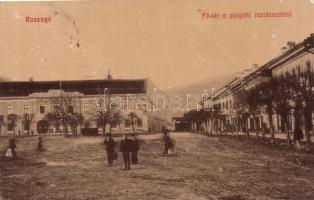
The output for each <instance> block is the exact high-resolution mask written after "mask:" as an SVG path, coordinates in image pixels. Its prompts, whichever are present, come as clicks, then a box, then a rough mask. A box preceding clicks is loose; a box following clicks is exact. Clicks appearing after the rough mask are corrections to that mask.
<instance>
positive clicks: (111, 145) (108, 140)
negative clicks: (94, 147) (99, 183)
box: [104, 134, 115, 167]
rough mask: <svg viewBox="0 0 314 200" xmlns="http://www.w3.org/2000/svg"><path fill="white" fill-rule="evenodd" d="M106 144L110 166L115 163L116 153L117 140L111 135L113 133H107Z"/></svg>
mask: <svg viewBox="0 0 314 200" xmlns="http://www.w3.org/2000/svg"><path fill="white" fill-rule="evenodd" d="M104 144H105V145H106V151H107V161H108V165H109V167H111V166H112V165H113V160H114V159H115V158H114V153H115V142H114V140H113V139H112V137H111V134H107V135H106V138H105V141H104Z"/></svg>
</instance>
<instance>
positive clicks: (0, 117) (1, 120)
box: [0, 115, 4, 135]
mask: <svg viewBox="0 0 314 200" xmlns="http://www.w3.org/2000/svg"><path fill="white" fill-rule="evenodd" d="M3 124H4V116H3V115H0V135H1V130H2V126H3Z"/></svg>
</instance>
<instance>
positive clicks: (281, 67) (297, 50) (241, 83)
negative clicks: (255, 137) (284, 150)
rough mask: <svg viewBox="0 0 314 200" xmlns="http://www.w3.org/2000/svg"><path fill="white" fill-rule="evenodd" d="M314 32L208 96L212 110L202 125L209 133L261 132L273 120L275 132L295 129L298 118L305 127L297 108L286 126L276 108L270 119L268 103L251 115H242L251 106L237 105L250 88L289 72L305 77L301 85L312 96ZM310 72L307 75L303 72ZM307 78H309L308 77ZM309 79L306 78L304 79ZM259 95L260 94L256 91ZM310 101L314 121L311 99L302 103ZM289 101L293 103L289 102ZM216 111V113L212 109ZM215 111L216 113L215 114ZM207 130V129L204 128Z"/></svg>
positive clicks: (207, 100) (204, 107)
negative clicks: (244, 92)
mask: <svg viewBox="0 0 314 200" xmlns="http://www.w3.org/2000/svg"><path fill="white" fill-rule="evenodd" d="M313 54H314V34H311V35H310V36H309V37H307V38H305V39H304V41H302V42H300V43H298V44H296V43H294V42H288V43H287V47H286V48H284V51H283V52H282V53H281V54H280V55H279V56H277V57H275V58H273V59H272V60H270V61H269V62H267V63H266V64H264V65H262V66H259V67H257V66H256V65H255V66H254V68H252V69H251V70H250V71H246V72H245V73H242V75H241V76H239V77H236V78H235V79H234V80H232V81H230V82H229V83H228V84H226V85H225V86H223V87H222V88H220V89H219V90H218V91H217V92H216V93H215V94H214V95H213V96H211V97H208V98H207V99H206V102H207V103H206V104H203V103H204V102H202V106H203V110H209V111H211V112H209V114H208V117H207V119H206V120H201V123H202V124H201V125H200V126H201V127H202V126H203V127H206V129H207V132H222V131H228V132H233V131H242V132H243V129H247V130H251V131H259V130H265V129H269V128H270V126H271V125H270V121H272V123H273V124H272V127H273V129H274V131H275V132H285V131H287V129H288V130H289V131H293V130H294V128H295V124H296V123H295V118H296V117H298V118H300V120H299V121H300V123H299V126H300V127H301V128H303V129H305V123H304V121H305V119H304V116H303V114H302V113H299V114H298V115H299V116H298V115H296V110H294V109H292V110H291V112H289V114H288V116H287V117H288V122H289V124H288V125H287V127H285V126H286V125H284V124H283V119H282V115H281V114H280V113H277V112H276V110H275V109H274V112H273V114H272V120H270V119H269V117H270V116H269V115H268V113H267V106H262V107H261V108H259V110H258V112H256V113H254V116H253V115H252V114H250V115H248V116H245V117H244V116H242V115H243V114H242V113H245V112H247V111H248V108H247V107H246V108H240V107H239V105H238V104H237V101H239V100H240V99H239V95H237V94H239V93H240V92H241V91H250V90H251V89H254V88H256V87H257V86H259V85H261V84H263V83H267V82H270V81H271V80H272V79H275V78H278V77H288V76H290V75H292V76H294V77H299V78H300V79H303V82H304V83H302V81H300V84H304V85H305V86H304V87H305V90H308V91H309V92H308V96H311V98H312V96H313V92H314V85H313V80H314V77H313V74H314V73H313V71H314V67H313V66H314V55H313ZM302 74H303V77H302ZM304 74H308V75H304ZM306 77H307V78H306ZM304 79H306V80H304ZM296 80H297V79H296ZM257 95H258V94H257ZM301 103H302V104H308V105H309V107H308V108H309V109H305V110H309V112H310V114H309V115H311V116H312V118H311V121H312V123H308V124H314V121H313V119H314V116H313V106H311V105H312V102H304V100H303V102H301ZM290 104H293V103H292V102H290ZM241 109H243V110H242V113H241V112H240V111H241ZM213 111H214V112H213ZM213 113H214V115H215V116H213ZM191 127H192V130H194V131H196V130H197V127H196V126H195V124H193V123H192V125H191ZM203 129H204V128H203ZM309 131H310V132H313V125H310V127H309Z"/></svg>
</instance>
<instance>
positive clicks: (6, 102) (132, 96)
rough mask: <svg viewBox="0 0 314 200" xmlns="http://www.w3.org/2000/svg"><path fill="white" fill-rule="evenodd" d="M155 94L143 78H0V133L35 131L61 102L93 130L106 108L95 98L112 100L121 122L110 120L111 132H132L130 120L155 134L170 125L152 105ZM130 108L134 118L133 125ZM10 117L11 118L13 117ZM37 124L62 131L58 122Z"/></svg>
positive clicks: (163, 111)
mask: <svg viewBox="0 0 314 200" xmlns="http://www.w3.org/2000/svg"><path fill="white" fill-rule="evenodd" d="M156 93H158V94H159V95H164V94H163V93H162V92H161V91H160V90H159V89H157V88H156V87H154V85H153V84H152V83H151V82H150V81H149V80H148V79H138V80H117V79H105V80H68V81H19V82H1V83H0V117H1V119H0V123H1V131H0V135H13V134H15V135H24V134H38V125H39V123H40V122H43V121H47V120H49V117H47V116H48V115H49V114H51V113H57V112H58V111H60V106H61V105H62V106H63V107H64V106H66V107H67V108H66V111H67V112H68V113H69V114H72V113H79V114H81V115H82V116H83V118H84V121H83V123H82V124H80V127H81V128H97V127H99V125H98V123H97V114H98V112H101V111H103V110H106V107H102V106H101V102H107V103H110V105H113V104H115V106H116V108H115V109H116V111H117V112H120V115H121V121H120V122H118V123H113V124H111V131H112V132H113V133H115V132H124V133H125V132H126V133H127V132H132V131H133V130H132V128H133V124H134V126H135V130H136V132H145V133H149V132H160V131H161V130H162V127H163V126H167V125H168V124H169V123H170V116H169V113H168V111H167V108H166V107H164V108H163V109H157V108H158V106H159V105H157V104H158V102H157V101H156V100H155V99H154V98H155V97H154V95H156ZM107 99H108V101H106V100H107ZM165 99H166V98H165ZM106 105H107V104H106ZM109 107H110V106H108V108H109ZM63 109H64V108H63ZM63 109H62V112H59V113H60V114H61V113H63V112H64V110H63ZM108 110H109V109H108ZM130 112H133V113H135V114H136V116H137V118H136V120H135V122H134V123H133V124H132V122H130V118H129V113H130ZM12 115H14V116H15V118H16V119H13V121H12ZM26 117H27V118H28V119H26ZM60 117H61V118H62V114H61V116H60ZM13 118H14V117H13ZM26 121H28V122H30V123H26ZM42 124H48V125H49V131H48V133H60V132H62V131H64V127H63V125H62V123H58V124H56V123H55V124H53V125H51V124H50V122H49V121H48V122H47V123H42ZM99 128H100V127H99ZM108 128H109V127H106V129H108Z"/></svg>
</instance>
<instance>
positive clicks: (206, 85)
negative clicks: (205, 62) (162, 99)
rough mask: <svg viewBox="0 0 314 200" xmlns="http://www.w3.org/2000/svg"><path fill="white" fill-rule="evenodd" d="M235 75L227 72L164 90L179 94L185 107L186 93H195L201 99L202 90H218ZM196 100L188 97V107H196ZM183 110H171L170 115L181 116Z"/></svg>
mask: <svg viewBox="0 0 314 200" xmlns="http://www.w3.org/2000/svg"><path fill="white" fill-rule="evenodd" d="M235 76H236V73H227V74H221V75H218V76H215V77H211V78H209V79H206V80H202V81H199V82H195V83H192V84H190V85H187V86H181V87H177V88H171V89H169V90H166V91H165V92H166V93H167V94H168V95H169V96H170V95H179V96H181V97H182V102H183V105H184V106H185V107H186V104H187V102H186V101H187V97H186V96H187V94H197V95H198V96H199V99H201V95H202V94H203V93H204V90H205V89H207V91H208V93H209V94H211V90H212V88H214V91H218V90H219V89H220V88H221V87H223V86H224V85H225V84H227V83H228V82H229V81H231V80H233V79H234V78H235ZM196 104H197V102H196V100H194V98H190V99H189V108H190V109H193V108H196ZM184 112H185V111H171V114H172V117H179V116H183V113H184Z"/></svg>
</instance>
